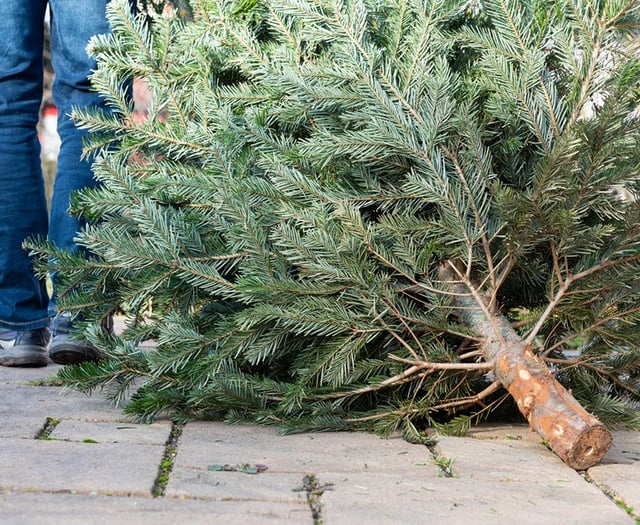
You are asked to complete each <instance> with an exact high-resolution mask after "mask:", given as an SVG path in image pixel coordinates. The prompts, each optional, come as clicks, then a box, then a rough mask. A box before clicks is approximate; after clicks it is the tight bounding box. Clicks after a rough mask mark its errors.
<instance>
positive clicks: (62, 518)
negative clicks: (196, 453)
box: [0, 493, 313, 525]
mask: <svg viewBox="0 0 640 525" xmlns="http://www.w3.org/2000/svg"><path fill="white" fill-rule="evenodd" d="M0 515H1V517H0V520H1V522H2V523H3V524H4V525H63V524H64V525H113V524H114V523H115V524H118V525H163V524H174V523H175V524H178V525H181V524H184V523H186V524H188V525H212V524H221V525H281V524H282V525H287V524H292V525H293V524H297V525H307V524H308V525H312V524H313V521H312V518H311V512H310V510H309V509H308V508H307V507H304V506H301V505H291V504H284V503H270V502H266V503H265V502H261V503H260V504H255V503H246V502H229V501H215V502H214V501H202V500H177V499H167V498H155V499H145V498H135V497H131V498H122V497H105V496H96V495H76V494H73V495H71V494H47V493H45V494H42V493H38V494H35V493H32V494H20V493H13V494H0Z"/></svg>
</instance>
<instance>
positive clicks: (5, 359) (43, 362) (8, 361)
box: [0, 346, 49, 368]
mask: <svg viewBox="0 0 640 525" xmlns="http://www.w3.org/2000/svg"><path fill="white" fill-rule="evenodd" d="M48 363H49V360H48V359H47V351H46V350H45V349H44V348H42V347H39V346H20V347H17V348H10V349H8V350H3V352H2V355H1V356H0V366H14V367H22V368H40V367H43V366H47V364H48Z"/></svg>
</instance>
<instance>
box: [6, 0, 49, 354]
mask: <svg viewBox="0 0 640 525" xmlns="http://www.w3.org/2000/svg"><path fill="white" fill-rule="evenodd" d="M45 6H46V1H45V0H7V1H6V2H4V3H3V5H2V16H0V364H2V365H6V366H19V365H23V366H43V365H46V352H45V353H44V354H43V352H42V350H43V345H46V340H47V338H48V334H47V333H46V326H47V325H48V315H47V302H48V297H47V291H46V287H45V284H44V282H42V280H38V279H37V278H36V277H35V276H34V274H33V271H32V266H31V260H30V258H29V256H28V253H27V252H26V251H25V250H24V249H23V248H22V242H23V241H24V240H25V238H27V237H30V236H40V237H42V238H44V237H45V236H46V234H47V207H46V199H45V193H44V183H43V180H42V172H41V168H40V144H39V142H38V136H37V123H38V117H39V110H40V104H41V100H42V83H43V78H42V75H43V65H42V47H43V21H44V13H45ZM25 338H26V339H25Z"/></svg>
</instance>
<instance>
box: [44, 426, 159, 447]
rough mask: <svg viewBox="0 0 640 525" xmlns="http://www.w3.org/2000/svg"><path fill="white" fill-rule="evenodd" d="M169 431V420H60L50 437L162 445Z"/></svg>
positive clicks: (80, 440) (68, 439) (83, 440)
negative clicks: (121, 421) (122, 421)
mask: <svg viewBox="0 0 640 525" xmlns="http://www.w3.org/2000/svg"><path fill="white" fill-rule="evenodd" d="M170 433H171V423H170V422H169V421H158V422H156V423H153V424H149V425H141V424H135V423H128V422H126V423H112V422H101V421H99V422H96V421H69V420H65V421H60V423H59V424H58V425H57V426H56V427H55V429H54V430H53V431H52V432H51V434H50V437H51V438H52V439H61V440H65V441H77V442H85V443H86V442H89V441H91V442H94V441H95V442H97V443H137V444H143V445H161V446H164V445H165V444H166V443H167V440H168V439H169V435H170Z"/></svg>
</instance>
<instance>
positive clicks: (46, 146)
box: [39, 103, 60, 161]
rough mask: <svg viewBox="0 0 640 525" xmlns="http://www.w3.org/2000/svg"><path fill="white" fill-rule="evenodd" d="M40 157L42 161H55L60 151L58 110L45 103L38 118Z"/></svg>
mask: <svg viewBox="0 0 640 525" xmlns="http://www.w3.org/2000/svg"><path fill="white" fill-rule="evenodd" d="M39 138H40V148H41V152H40V155H41V156H42V158H43V160H48V161H55V160H56V159H57V158H58V152H59V151H60V137H59V136H58V108H57V107H56V106H55V105H54V104H50V103H45V106H44V109H43V110H42V115H41V117H40V133H39Z"/></svg>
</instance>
